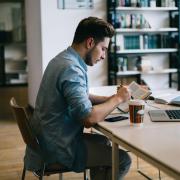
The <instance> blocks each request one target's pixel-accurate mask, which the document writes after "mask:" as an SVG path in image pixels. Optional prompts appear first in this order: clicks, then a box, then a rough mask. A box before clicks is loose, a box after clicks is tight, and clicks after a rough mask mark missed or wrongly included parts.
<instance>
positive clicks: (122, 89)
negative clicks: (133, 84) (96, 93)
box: [116, 86, 131, 102]
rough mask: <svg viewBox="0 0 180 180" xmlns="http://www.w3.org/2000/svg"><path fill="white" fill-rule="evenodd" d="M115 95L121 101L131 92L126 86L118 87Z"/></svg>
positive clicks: (128, 96)
mask: <svg viewBox="0 0 180 180" xmlns="http://www.w3.org/2000/svg"><path fill="white" fill-rule="evenodd" d="M116 95H117V97H118V98H119V99H121V102H125V101H127V100H129V99H130V98H131V93H130V91H129V90H128V88H127V87H126V86H122V87H120V88H119V89H118V91H117V94H116Z"/></svg>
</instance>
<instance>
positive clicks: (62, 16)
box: [25, 0, 107, 105]
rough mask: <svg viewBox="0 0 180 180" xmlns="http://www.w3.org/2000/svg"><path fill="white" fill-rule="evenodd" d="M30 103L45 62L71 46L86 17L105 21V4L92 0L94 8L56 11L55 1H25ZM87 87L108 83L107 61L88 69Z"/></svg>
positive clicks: (101, 0) (98, 0)
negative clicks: (99, 18)
mask: <svg viewBox="0 0 180 180" xmlns="http://www.w3.org/2000/svg"><path fill="white" fill-rule="evenodd" d="M25 6H26V24H27V50H28V60H29V103H30V104H31V105H34V103H35V98H36V94H37V91H38V87H39V83H40V80H41V78H42V74H43V72H44V70H45V68H46V66H47V64H48V62H49V61H50V60H51V59H52V58H53V57H54V56H55V55H57V54H58V53H59V52H60V51H62V50H64V49H65V48H67V47H68V46H69V45H71V43H72V39H73V35H74V31H75V29H76V26H77V24H78V23H79V21H80V20H81V19H83V18H85V17H88V16H97V17H101V18H103V19H106V1H104V0H94V8H93V9H84V10H83V9H80V10H78V9H65V10H62V9H58V8H57V0H26V1H25ZM88 76H89V83H90V86H100V85H105V84H107V62H102V63H99V64H98V65H96V66H94V67H90V68H88Z"/></svg>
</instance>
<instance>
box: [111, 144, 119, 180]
mask: <svg viewBox="0 0 180 180" xmlns="http://www.w3.org/2000/svg"><path fill="white" fill-rule="evenodd" d="M118 174H119V148H118V144H116V143H114V142H112V180H118Z"/></svg>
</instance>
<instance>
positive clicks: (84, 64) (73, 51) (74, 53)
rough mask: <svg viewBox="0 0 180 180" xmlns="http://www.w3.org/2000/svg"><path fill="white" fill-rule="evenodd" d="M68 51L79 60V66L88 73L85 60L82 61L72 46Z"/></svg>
mask: <svg viewBox="0 0 180 180" xmlns="http://www.w3.org/2000/svg"><path fill="white" fill-rule="evenodd" d="M67 51H69V52H70V53H71V54H73V55H74V56H75V57H76V58H77V59H78V62H79V64H80V65H81V66H82V67H83V68H84V69H85V71H87V65H86V63H85V62H84V59H82V58H81V57H80V55H79V54H78V53H77V51H75V50H74V49H73V48H72V47H71V46H69V47H68V48H67Z"/></svg>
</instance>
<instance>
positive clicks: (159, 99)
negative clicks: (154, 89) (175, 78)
mask: <svg viewBox="0 0 180 180" xmlns="http://www.w3.org/2000/svg"><path fill="white" fill-rule="evenodd" d="M153 97H154V102H155V103H158V104H172V105H180V92H178V91H177V92H170V93H162V94H159V95H154V96H153Z"/></svg>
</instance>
